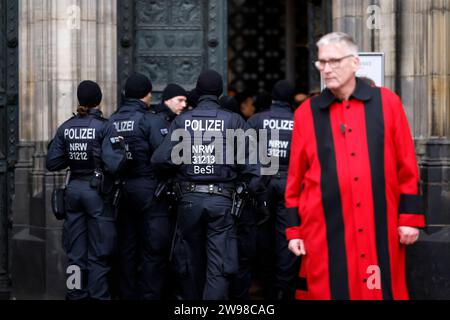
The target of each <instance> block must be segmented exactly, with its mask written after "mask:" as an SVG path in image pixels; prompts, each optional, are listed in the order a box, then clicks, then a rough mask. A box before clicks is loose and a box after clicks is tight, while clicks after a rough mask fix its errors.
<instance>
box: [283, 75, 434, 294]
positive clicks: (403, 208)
mask: <svg viewBox="0 0 450 320" xmlns="http://www.w3.org/2000/svg"><path fill="white" fill-rule="evenodd" d="M418 189H419V173H418V166H417V161H416V155H415V150H414V143H413V140H412V137H411V132H410V129H409V126H408V121H407V118H406V115H405V112H404V110H403V107H402V103H401V101H400V98H399V97H398V96H397V95H395V94H394V93H393V92H391V91H389V90H388V89H386V88H376V87H370V86H368V85H366V84H365V83H364V82H362V81H360V80H357V87H356V90H355V92H354V93H353V95H352V97H351V98H350V99H349V100H347V101H342V102H341V101H338V100H337V99H336V98H335V97H334V96H333V95H332V93H331V91H329V90H325V91H324V92H323V93H322V94H321V95H320V96H318V97H315V98H313V99H310V100H307V101H306V102H304V103H303V105H302V106H301V107H300V108H299V109H298V110H297V112H296V113H295V124H294V131H293V136H292V146H291V158H290V165H289V174H288V180H287V186H286V207H287V208H288V209H289V217H288V219H289V221H290V223H289V226H290V227H289V228H287V229H286V237H287V239H288V240H291V239H303V240H304V242H305V249H306V256H304V257H303V258H302V265H301V269H300V272H299V279H298V281H297V289H298V290H297V293H296V297H297V299H308V300H309V299H320V300H328V299H338V300H346V299H352V300H354V299H356V300H359V299H364V300H365V299H369V300H374V299H408V290H407V286H406V278H405V246H404V245H401V244H400V242H399V235H398V227H399V226H410V227H424V225H425V219H424V214H423V208H422V198H421V196H420V195H419V190H418Z"/></svg>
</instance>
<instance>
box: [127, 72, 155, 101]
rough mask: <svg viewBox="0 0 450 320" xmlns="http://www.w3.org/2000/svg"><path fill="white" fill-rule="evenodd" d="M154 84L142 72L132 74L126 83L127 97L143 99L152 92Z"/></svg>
mask: <svg viewBox="0 0 450 320" xmlns="http://www.w3.org/2000/svg"><path fill="white" fill-rule="evenodd" d="M152 89H153V86H152V82H151V81H150V79H149V78H147V77H146V76H144V75H143V74H140V73H135V74H133V75H131V76H130V77H129V78H128V79H127V82H126V83H125V97H126V98H132V99H142V98H144V97H145V96H146V95H148V94H149V93H150V92H152Z"/></svg>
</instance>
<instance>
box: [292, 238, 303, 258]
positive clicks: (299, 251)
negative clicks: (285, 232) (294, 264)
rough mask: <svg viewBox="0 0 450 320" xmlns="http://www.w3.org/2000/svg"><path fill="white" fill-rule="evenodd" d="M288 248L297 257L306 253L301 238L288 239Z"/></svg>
mask: <svg viewBox="0 0 450 320" xmlns="http://www.w3.org/2000/svg"><path fill="white" fill-rule="evenodd" d="M289 250H290V251H291V252H292V253H293V254H295V255H296V256H297V257H300V256H305V255H306V250H305V243H304V242H303V240H302V239H292V240H291V241H289Z"/></svg>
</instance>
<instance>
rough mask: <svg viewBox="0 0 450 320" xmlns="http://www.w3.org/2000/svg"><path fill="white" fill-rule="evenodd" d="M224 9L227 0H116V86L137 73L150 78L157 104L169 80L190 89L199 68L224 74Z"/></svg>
mask: <svg viewBox="0 0 450 320" xmlns="http://www.w3.org/2000/svg"><path fill="white" fill-rule="evenodd" d="M226 9H227V1H225V0H124V1H118V14H119V18H118V21H119V32H118V37H119V50H118V77H119V79H118V80H119V85H120V88H123V86H124V84H125V81H126V78H127V77H128V76H129V75H130V74H131V73H132V72H133V71H137V72H141V73H143V74H145V75H147V76H148V77H149V78H150V79H151V80H152V83H153V86H154V100H153V101H154V103H156V102H159V94H160V92H161V91H162V90H163V88H164V87H165V86H166V84H168V83H171V82H175V83H177V84H180V85H181V86H183V87H184V88H185V89H191V88H193V87H194V86H195V82H196V79H197V77H198V75H199V74H200V72H201V71H202V70H203V69H206V68H212V69H215V70H217V71H218V72H220V73H221V74H222V75H223V76H224V78H226V74H227V72H226V71H227V69H226V20H227V19H226V18H227V13H226ZM224 80H226V79H224ZM225 82H226V81H225ZM119 90H121V89H119Z"/></svg>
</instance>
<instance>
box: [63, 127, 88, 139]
mask: <svg viewBox="0 0 450 320" xmlns="http://www.w3.org/2000/svg"><path fill="white" fill-rule="evenodd" d="M64 139H70V140H94V139H95V129H94V128H70V129H66V130H64Z"/></svg>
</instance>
